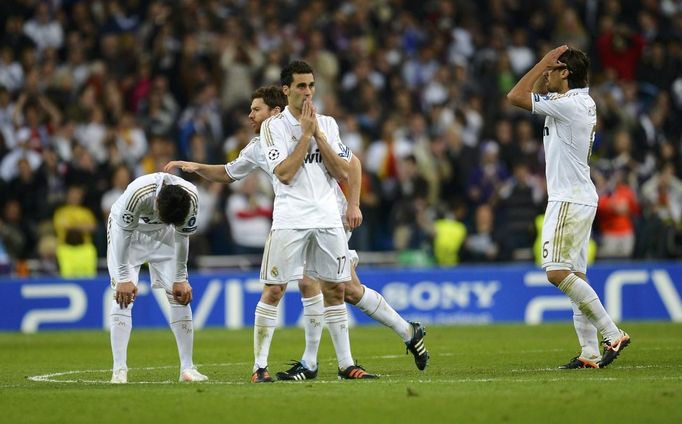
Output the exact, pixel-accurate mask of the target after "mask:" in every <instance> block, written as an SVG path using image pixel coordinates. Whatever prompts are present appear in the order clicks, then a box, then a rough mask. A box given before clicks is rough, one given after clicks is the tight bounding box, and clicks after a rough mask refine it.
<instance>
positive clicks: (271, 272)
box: [270, 266, 279, 277]
mask: <svg viewBox="0 0 682 424" xmlns="http://www.w3.org/2000/svg"><path fill="white" fill-rule="evenodd" d="M270 274H271V275H272V276H273V277H277V276H278V275H279V269H278V268H277V267H276V266H273V267H272V269H271V270H270Z"/></svg>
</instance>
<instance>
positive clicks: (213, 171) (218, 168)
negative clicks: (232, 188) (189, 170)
mask: <svg viewBox="0 0 682 424" xmlns="http://www.w3.org/2000/svg"><path fill="white" fill-rule="evenodd" d="M196 173H197V174H199V175H201V176H202V177H203V178H205V179H207V180H209V181H213V182H216V183H228V184H229V183H231V182H233V180H232V178H230V177H229V176H228V175H227V172H226V171H225V165H206V164H199V166H198V167H197V170H196Z"/></svg>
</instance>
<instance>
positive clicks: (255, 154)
mask: <svg viewBox="0 0 682 424" xmlns="http://www.w3.org/2000/svg"><path fill="white" fill-rule="evenodd" d="M256 168H261V169H262V170H263V171H265V172H268V163H267V162H266V160H265V155H264V154H263V149H262V148H261V145H260V137H258V136H256V137H254V138H252V139H251V141H250V142H249V144H247V145H246V146H244V148H243V149H242V150H241V152H239V156H238V157H237V159H235V160H233V161H232V162H230V163H228V164H226V165H225V172H227V175H228V176H229V177H230V178H232V179H233V180H234V181H238V180H241V179H242V178H246V176H247V175H249V174H250V173H251V172H252V171H253V170H254V169H256ZM268 174H271V173H270V172H268ZM271 175H272V174H271Z"/></svg>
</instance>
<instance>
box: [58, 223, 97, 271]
mask: <svg viewBox="0 0 682 424" xmlns="http://www.w3.org/2000/svg"><path fill="white" fill-rule="evenodd" d="M57 263H58V264H59V275H61V276H62V278H92V277H95V276H96V275H97V250H96V249H95V245H94V244H92V243H91V242H87V241H85V235H84V232H83V231H81V230H80V229H76V228H69V229H68V230H67V231H66V236H65V239H64V242H62V243H59V244H57Z"/></svg>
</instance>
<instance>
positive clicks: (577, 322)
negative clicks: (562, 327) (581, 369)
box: [571, 301, 601, 361]
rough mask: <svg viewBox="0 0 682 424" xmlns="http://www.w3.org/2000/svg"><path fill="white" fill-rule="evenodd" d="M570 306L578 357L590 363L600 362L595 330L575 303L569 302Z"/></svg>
mask: <svg viewBox="0 0 682 424" xmlns="http://www.w3.org/2000/svg"><path fill="white" fill-rule="evenodd" d="M571 306H572V307H573V327H575V333H576V334H577V335H578V341H579V342H580V348H581V351H580V356H581V357H583V358H585V359H589V360H591V361H598V360H600V359H601V354H600V353H599V339H598V338H597V328H596V327H595V326H594V325H592V323H591V322H590V321H589V320H588V319H587V318H586V317H585V315H584V314H583V313H582V312H581V311H580V309H579V308H578V305H577V304H576V303H575V302H573V301H571Z"/></svg>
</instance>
